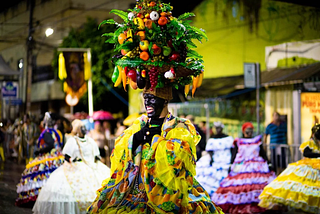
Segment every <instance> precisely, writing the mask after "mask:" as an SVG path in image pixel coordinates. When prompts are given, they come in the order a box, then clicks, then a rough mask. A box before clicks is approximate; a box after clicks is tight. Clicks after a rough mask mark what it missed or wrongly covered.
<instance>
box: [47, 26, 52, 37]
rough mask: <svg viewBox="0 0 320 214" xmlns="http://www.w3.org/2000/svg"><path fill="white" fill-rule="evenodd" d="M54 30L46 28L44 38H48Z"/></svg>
mask: <svg viewBox="0 0 320 214" xmlns="http://www.w3.org/2000/svg"><path fill="white" fill-rule="evenodd" d="M53 32H54V30H53V29H52V28H47V30H46V37H49V36H51V35H52V34H53Z"/></svg>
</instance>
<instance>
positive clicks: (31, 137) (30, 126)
mask: <svg viewBox="0 0 320 214" xmlns="http://www.w3.org/2000/svg"><path fill="white" fill-rule="evenodd" d="M23 121H24V124H23V126H22V140H23V143H22V146H23V154H24V158H26V163H28V162H29V161H31V160H32V159H33V158H34V155H33V152H34V151H35V149H34V146H35V143H36V142H35V141H36V140H37V138H38V137H39V136H37V135H38V131H37V128H38V127H37V126H36V124H35V123H33V122H32V121H31V118H30V116H29V115H28V114H26V115H24V117H23Z"/></svg>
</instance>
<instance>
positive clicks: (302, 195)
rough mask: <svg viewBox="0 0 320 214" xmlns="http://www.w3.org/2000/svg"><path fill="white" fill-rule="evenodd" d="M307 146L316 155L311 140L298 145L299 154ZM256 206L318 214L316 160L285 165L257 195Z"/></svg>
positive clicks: (316, 147)
mask: <svg viewBox="0 0 320 214" xmlns="http://www.w3.org/2000/svg"><path fill="white" fill-rule="evenodd" d="M307 147H309V148H310V149H311V150H312V152H315V153H320V147H319V145H317V144H316V143H315V142H314V141H313V140H310V141H307V142H305V143H303V144H301V146H300V151H301V152H302V153H303V151H304V149H305V148H307ZM259 199H260V200H261V201H260V203H259V206H261V207H264V208H267V209H277V208H280V207H283V206H289V207H291V208H294V209H297V210H303V211H305V212H308V213H320V159H319V158H304V159H302V160H300V161H298V162H295V163H292V164H289V166H288V167H287V168H286V169H285V170H284V171H283V172H282V173H281V174H280V175H279V176H278V177H277V178H276V179H275V180H274V181H273V182H271V183H270V184H269V185H267V186H266V187H265V188H264V190H263V192H262V193H261V195H260V196H259Z"/></svg>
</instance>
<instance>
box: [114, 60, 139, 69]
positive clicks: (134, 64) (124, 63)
mask: <svg viewBox="0 0 320 214" xmlns="http://www.w3.org/2000/svg"><path fill="white" fill-rule="evenodd" d="M144 63H145V61H143V60H142V59H121V60H118V61H117V62H116V65H118V66H121V67H126V66H128V67H137V66H139V65H141V64H144Z"/></svg>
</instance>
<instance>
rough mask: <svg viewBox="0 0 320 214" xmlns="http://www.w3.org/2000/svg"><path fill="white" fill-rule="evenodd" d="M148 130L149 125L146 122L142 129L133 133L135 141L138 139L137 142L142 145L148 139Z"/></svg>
mask: <svg viewBox="0 0 320 214" xmlns="http://www.w3.org/2000/svg"><path fill="white" fill-rule="evenodd" d="M147 131H149V127H148V126H147V124H146V125H145V126H144V127H142V128H141V129H140V131H138V132H136V133H135V134H134V135H133V139H134V141H136V142H135V143H137V144H138V145H140V144H141V143H144V142H145V141H146V140H145V136H146V133H147Z"/></svg>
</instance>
